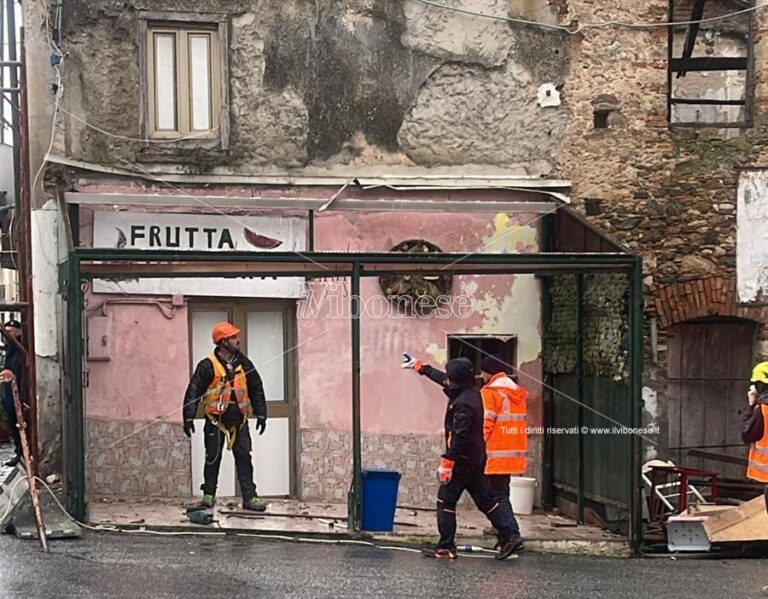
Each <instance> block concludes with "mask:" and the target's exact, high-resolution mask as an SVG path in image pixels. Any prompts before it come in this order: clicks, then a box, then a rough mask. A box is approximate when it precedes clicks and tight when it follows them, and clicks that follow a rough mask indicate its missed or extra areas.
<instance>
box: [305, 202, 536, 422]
mask: <svg viewBox="0 0 768 599" xmlns="http://www.w3.org/2000/svg"><path fill="white" fill-rule="evenodd" d="M497 216H498V215H496V214H477V213H464V214H455V213H447V214H440V215H437V214H434V213H409V214H403V213H388V214H365V213H356V212H355V213H352V212H343V213H329V214H326V215H322V216H320V217H319V218H317V219H316V227H315V247H316V249H317V250H318V251H323V250H329V251H350V252H364V251H388V250H389V249H391V248H392V247H393V246H394V245H396V244H397V243H399V242H401V241H403V240H406V239H412V238H421V239H426V240H428V241H430V242H432V243H435V244H437V245H438V246H439V247H441V249H443V250H444V251H447V252H467V251H480V250H481V249H482V251H492V250H490V249H489V248H488V247H485V246H486V245H487V244H488V243H489V238H492V236H493V233H494V231H495V229H494V222H495V219H496V218H497ZM534 218H535V217H532V216H531V215H518V216H515V217H510V219H511V222H509V223H507V230H508V231H511V234H509V235H508V237H509V238H514V232H515V228H516V224H515V223H518V224H520V225H523V226H522V227H521V230H522V229H529V230H528V232H527V233H528V235H527V237H528V238H529V239H530V238H531V237H532V238H533V239H534V242H533V243H532V244H531V243H527V244H526V243H522V245H519V244H513V247H514V250H516V251H528V252H531V251H535V249H536V246H537V241H536V240H535V237H536V232H535V230H531V227H525V226H524V225H525V223H528V222H529V221H531V220H533V219H534ZM503 241H506V240H503ZM510 241H514V239H510ZM514 250H513V251H514ZM339 284H340V285H342V286H343V284H342V283H339ZM467 285H468V286H469V287H470V288H471V289H474V296H475V297H478V298H482V300H483V301H482V302H481V303H482V304H483V306H482V307H481V309H474V311H473V314H472V316H471V317H470V318H468V319H459V318H452V319H440V318H427V319H421V318H419V319H406V318H387V319H375V318H372V317H370V316H364V317H363V318H362V319H361V363H362V371H361V388H362V391H361V412H362V414H361V416H362V427H363V431H364V432H369V433H385V434H386V433H394V434H424V435H427V434H437V433H439V432H440V431H441V430H442V423H443V420H442V417H443V414H444V410H445V401H446V399H445V396H444V395H443V393H442V391H441V390H440V388H439V387H438V386H437V385H435V384H434V383H432V382H431V381H429V380H427V379H426V378H424V377H420V376H418V375H417V374H415V373H414V372H412V371H407V370H403V369H401V368H400V362H401V360H402V358H401V352H403V351H409V352H410V353H412V354H413V355H414V356H416V357H419V358H420V359H422V360H424V361H427V362H431V363H433V364H434V363H435V358H439V356H440V351H441V350H446V349H447V335H448V334H449V333H450V334H461V333H466V334H472V333H478V334H480V333H483V334H493V333H496V334H518V335H520V334H521V333H522V335H521V336H519V338H518V355H521V351H520V348H521V346H524V348H525V347H529V348H530V347H535V346H536V344H538V345H540V327H539V321H540V302H539V299H538V294H535V297H532V293H531V286H530V284H528V285H526V286H524V287H523V286H522V285H517V284H516V277H514V276H484V277H455V278H454V282H453V290H452V293H453V294H458V293H462V291H463V290H465V289H466V286H467ZM321 289H322V283H321V282H316V283H314V284H313V285H312V290H313V292H314V293H318V292H320V290H321ZM346 290H347V296H348V290H349V286H348V284H347V285H346ZM361 295H362V297H363V299H364V301H365V300H369V299H370V298H371V297H374V296H381V295H382V292H381V288H380V286H379V282H378V278H366V279H363V281H362V284H361ZM348 301H349V300H348V297H344V298H343V302H344V303H345V304H346V303H347V302H348ZM518 302H520V303H524V304H526V305H530V306H531V309H530V310H528V311H527V312H524V313H523V314H522V318H524V319H527V320H526V322H525V323H522V322H515V319H514V318H513V319H510V318H509V316H510V310H509V306H514V304H515V303H518ZM319 304H320V306H321V310H325V312H322V311H321V316H320V317H318V318H314V319H310V318H300V319H299V343H302V344H303V345H302V347H301V353H300V360H299V368H300V373H299V374H300V376H299V396H300V398H301V400H300V426H301V427H302V428H310V429H316V428H320V429H322V428H331V429H342V430H349V429H350V428H351V374H350V363H351V349H350V344H351V329H350V323H349V320H347V319H334V318H329V317H327V316H324V314H327V313H328V312H329V310H331V307H330V302H328V301H326V302H319ZM505 304H506V306H507V307H506V308H505ZM475 308H476V307H475ZM299 313H300V314H301V309H300V310H299ZM518 320H522V319H518ZM531 321H532V322H531ZM523 324H524V325H526V326H521V325H523ZM531 324H533V327H531ZM430 350H431V354H430ZM523 353H525V352H523ZM528 353H531V352H530V351H528ZM528 362H529V363H527V364H521V370H522V371H523V374H522V375H521V383H522V384H523V385H524V386H526V388H528V389H529V391H530V393H531V396H530V401H529V403H530V404H531V406H530V408H529V411H530V412H531V417H530V419H529V422H530V424H540V422H541V401H540V398H541V386H540V384H539V382H538V381H540V380H541V364H540V360H539V359H538V353H537V352H534V355H533V358H532V359H531V360H529V361H528ZM436 365H437V366H442V365H443V363H442V360H438V363H437V364H436ZM528 377H531V378H528Z"/></svg>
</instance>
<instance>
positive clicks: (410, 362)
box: [400, 352, 424, 372]
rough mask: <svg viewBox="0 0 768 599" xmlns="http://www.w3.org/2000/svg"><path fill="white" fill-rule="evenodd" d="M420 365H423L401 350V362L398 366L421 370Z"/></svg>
mask: <svg viewBox="0 0 768 599" xmlns="http://www.w3.org/2000/svg"><path fill="white" fill-rule="evenodd" d="M422 366H424V363H423V362H421V361H419V360H417V359H416V358H413V357H411V356H410V355H408V354H407V353H405V352H403V363H402V364H400V368H410V369H411V370H415V371H416V372H421V367H422Z"/></svg>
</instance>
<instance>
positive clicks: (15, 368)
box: [5, 342, 24, 386]
mask: <svg viewBox="0 0 768 599" xmlns="http://www.w3.org/2000/svg"><path fill="white" fill-rule="evenodd" d="M5 368H7V369H8V370H10V371H11V372H12V373H13V375H14V376H15V377H16V382H17V384H18V385H19V386H21V384H22V382H21V381H22V377H23V375H24V356H23V355H22V354H21V352H20V351H19V348H17V347H16V346H15V345H14V344H13V343H10V342H9V343H7V344H6V346H5Z"/></svg>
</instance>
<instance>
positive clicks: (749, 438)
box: [741, 393, 768, 443]
mask: <svg viewBox="0 0 768 599" xmlns="http://www.w3.org/2000/svg"><path fill="white" fill-rule="evenodd" d="M761 404H768V393H763V394H762V395H761V396H760V397H758V398H757V401H756V402H755V405H754V406H752V408H750V409H751V411H749V412H747V414H746V416H744V424H743V425H742V427H741V440H742V441H744V443H755V442H757V441H759V440H760V439H762V438H763V431H764V430H765V429H764V427H765V422H763V411H762V410H761V409H760V405H761Z"/></svg>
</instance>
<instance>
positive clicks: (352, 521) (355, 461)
mask: <svg viewBox="0 0 768 599" xmlns="http://www.w3.org/2000/svg"><path fill="white" fill-rule="evenodd" d="M350 300H351V319H352V488H351V490H350V494H349V500H348V506H347V509H348V511H347V517H348V519H349V527H350V530H360V528H361V523H362V522H361V516H362V514H361V509H360V508H361V505H360V503H361V499H362V496H361V479H362V439H361V435H362V432H361V425H360V263H359V262H355V263H354V268H353V270H352V297H351V298H350Z"/></svg>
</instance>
